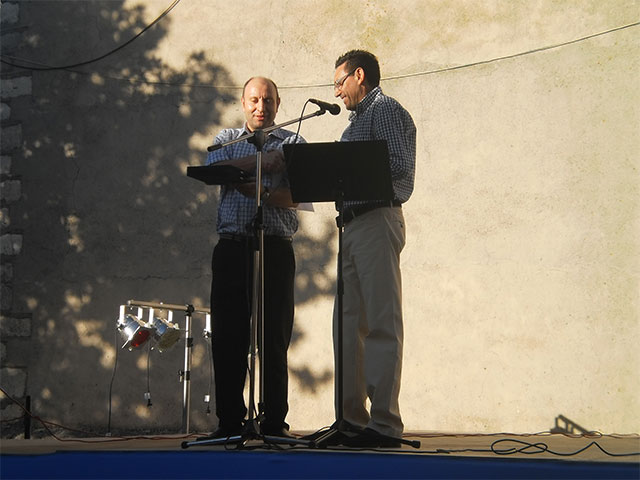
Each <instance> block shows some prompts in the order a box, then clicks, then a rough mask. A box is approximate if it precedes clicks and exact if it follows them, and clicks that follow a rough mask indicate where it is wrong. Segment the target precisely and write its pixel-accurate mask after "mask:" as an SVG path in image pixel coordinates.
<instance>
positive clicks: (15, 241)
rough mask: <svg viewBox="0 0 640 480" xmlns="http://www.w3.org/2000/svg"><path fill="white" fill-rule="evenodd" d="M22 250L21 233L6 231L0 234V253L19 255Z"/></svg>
mask: <svg viewBox="0 0 640 480" xmlns="http://www.w3.org/2000/svg"><path fill="white" fill-rule="evenodd" d="M21 251H22V234H19V233H6V234H4V235H2V236H0V253H1V254H2V255H19V254H20V252H21Z"/></svg>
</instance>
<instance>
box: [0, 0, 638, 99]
mask: <svg viewBox="0 0 640 480" xmlns="http://www.w3.org/2000/svg"><path fill="white" fill-rule="evenodd" d="M171 8H173V7H171ZM638 25H640V22H634V23H629V24H626V25H622V26H619V27H615V28H610V29H608V30H605V31H602V32H598V33H594V34H590V35H586V36H583V37H580V38H576V39H574V40H568V41H565V42H562V43H557V44H553V45H548V46H544V47H539V48H535V49H532V50H527V51H524V52H519V53H514V54H511V55H504V56H501V57H495V58H491V59H488V60H480V61H477V62H472V63H466V64H464V65H457V66H453V67H446V68H440V69H436V70H427V71H423V72H415V73H407V74H404V75H392V76H389V77H382V78H381V79H380V81H381V82H386V81H390V80H402V79H405V78H411V77H420V76H426V75H433V74H437V73H445V72H450V71H455V70H461V69H465V68H471V67H476V66H479V65H486V64H490V63H494V62H499V61H502V60H508V59H512V58H517V57H521V56H525V55H531V54H534V53H539V52H543V51H546V50H552V49H556V48H560V47H564V46H567V45H572V44H575V43H579V42H583V41H585V40H589V39H592V38H596V37H599V36H603V35H607V34H610V33H614V32H618V31H621V30H625V29H627V28H632V27H637V26H638ZM0 58H12V59H14V60H18V61H23V62H29V60H24V59H19V58H15V57H10V56H8V55H1V56H0ZM0 62H2V63H6V64H7V65H11V66H15V67H18V68H24V69H27V70H56V69H60V68H61V67H49V68H40V69H36V68H32V67H28V66H26V65H18V64H15V63H11V62H7V61H5V60H1V59H0ZM31 63H34V62H31ZM69 68H70V67H68V68H65V69H66V70H68V69H69ZM73 73H78V74H82V75H90V73H89V72H83V71H81V70H73ZM104 77H105V78H108V79H110V80H117V81H126V82H130V83H136V84H143V85H159V86H168V87H189V88H206V89H217V90H224V89H228V90H241V89H242V88H243V87H242V86H241V85H205V84H199V83H174V82H162V81H157V82H154V81H149V80H139V79H134V78H125V77H118V76H114V75H104ZM332 85H333V84H332V83H319V84H305V85H282V86H280V87H278V88H279V89H280V90H295V89H307V88H324V87H331V86H332Z"/></svg>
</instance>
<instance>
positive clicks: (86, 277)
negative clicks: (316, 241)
mask: <svg viewBox="0 0 640 480" xmlns="http://www.w3.org/2000/svg"><path fill="white" fill-rule="evenodd" d="M20 8H21V11H20V18H21V22H22V23H23V24H24V25H28V27H26V29H25V31H24V33H23V35H24V38H25V40H27V39H28V41H25V42H23V43H22V44H21V46H19V47H18V49H17V51H16V52H14V55H15V56H16V57H17V58H26V59H30V60H34V61H36V62H41V63H43V64H49V65H51V64H54V65H68V64H70V63H72V62H73V61H75V60H78V59H80V60H86V59H87V57H91V56H97V55H96V54H95V52H98V53H99V54H101V53H104V51H105V50H109V49H111V48H115V47H116V46H117V45H120V44H122V43H123V42H124V41H126V40H128V39H130V38H132V37H133V36H134V35H136V34H137V33H138V32H139V31H140V30H142V29H143V28H144V27H145V26H146V25H147V24H148V23H149V20H148V18H149V17H150V15H147V12H146V11H145V9H144V7H142V6H137V7H132V8H128V7H127V6H126V2H124V1H94V2H22V3H21V4H20ZM178 8H179V7H178ZM170 27H171V16H168V17H165V18H164V19H163V20H162V21H161V22H159V23H158V24H156V25H155V26H154V27H153V28H152V29H150V30H148V31H147V32H146V33H145V34H144V35H142V36H141V37H139V38H138V39H137V40H136V41H135V42H133V43H132V44H130V45H128V46H127V47H126V48H124V49H122V50H120V51H118V52H116V53H114V54H113V55H110V56H108V57H107V58H105V59H103V60H101V61H100V62H98V63H95V64H92V65H89V66H86V67H82V68H75V69H71V70H52V71H43V72H41V71H34V72H32V82H33V95H32V97H31V98H30V99H28V100H25V99H22V100H18V101H16V102H14V103H13V104H12V112H13V115H14V116H16V117H18V116H20V121H22V123H23V136H24V143H23V144H24V148H23V156H22V158H21V159H20V161H19V162H16V165H15V167H14V170H15V173H16V174H17V175H19V176H20V177H21V179H22V188H23V191H22V194H23V196H22V199H21V201H20V202H19V205H18V206H16V207H15V211H16V212H17V214H13V215H12V217H13V218H15V219H16V221H15V224H16V227H17V228H19V229H21V230H22V232H23V235H24V237H23V250H22V254H21V255H20V256H18V257H17V259H16V261H15V272H16V273H15V279H14V305H13V310H14V311H16V312H19V313H24V314H31V315H32V338H31V341H30V342H29V344H28V346H27V347H26V351H25V352H24V353H23V355H22V358H24V359H25V360H24V365H23V366H25V367H27V369H28V386H27V390H28V391H27V393H28V394H30V395H31V396H32V397H33V405H34V409H35V410H36V411H37V412H38V413H39V415H40V416H42V417H45V418H48V419H50V420H52V421H58V422H62V423H63V424H68V425H74V426H79V425H80V426H82V425H85V426H86V427H87V428H89V429H91V430H92V431H98V432H100V431H103V430H104V429H106V426H107V423H108V422H109V420H111V419H112V420H113V423H112V427H113V428H112V429H113V431H114V432H120V433H122V432H127V431H140V430H148V431H156V432H158V431H159V432H163V431H165V432H166V431H177V430H178V429H179V428H180V425H181V416H180V414H179V408H180V405H181V399H182V394H183V392H182V386H181V384H180V383H179V381H178V370H179V369H180V368H181V366H182V357H183V351H182V349H181V348H180V347H177V348H174V349H173V350H172V351H169V352H165V353H163V354H162V358H160V356H159V355H160V354H158V352H157V351H152V352H151V353H150V357H149V363H148V364H147V356H146V355H145V353H144V352H134V353H129V352H126V351H121V350H119V349H120V345H121V343H122V342H121V341H120V339H119V338H117V335H116V317H117V314H118V306H119V305H120V304H122V303H125V302H126V301H127V300H129V299H136V300H143V301H145V300H146V301H150V302H151V301H153V302H165V303H174V304H187V303H188V304H193V305H196V306H208V303H209V301H208V297H209V285H210V255H211V251H212V247H213V244H214V242H215V240H216V236H215V228H214V226H215V212H216V191H215V190H214V189H213V188H211V187H206V186H204V185H203V184H200V183H199V182H197V181H195V180H193V179H190V178H187V177H186V176H185V173H186V166H187V165H194V164H200V163H201V162H202V161H203V159H204V153H203V152H202V147H201V146H200V145H198V146H194V145H193V142H194V141H197V140H198V137H200V139H203V138H207V139H212V138H213V135H214V134H215V133H216V132H217V130H219V128H220V127H221V125H220V114H221V112H222V111H223V110H224V109H225V108H226V107H228V106H230V105H231V104H232V103H233V102H234V101H235V99H236V97H237V94H238V91H234V90H225V89H220V88H215V87H214V86H215V85H232V84H237V82H234V81H233V80H232V79H231V78H230V77H229V74H228V72H227V71H226V70H225V69H224V68H223V67H222V66H220V65H216V64H214V63H212V62H210V61H209V60H207V59H206V56H205V55H204V53H203V52H193V53H191V54H190V56H189V58H188V59H186V61H185V63H184V66H182V67H180V68H178V67H176V66H174V65H169V64H167V63H166V62H164V61H163V59H162V58H160V57H159V56H158V55H157V54H156V53H155V52H156V51H157V48H158V46H159V43H160V42H161V41H162V40H163V39H164V38H165V36H166V35H167V33H168V29H169V28H170ZM176 28H180V27H179V26H176ZM239 122H240V117H239ZM239 122H238V123H239ZM225 126H226V125H225ZM194 139H195V140H194ZM319 294H322V292H319ZM308 298H309V297H308V296H307V299H308ZM178 321H179V322H180V323H181V326H182V319H180V318H179V317H178ZM203 326H204V319H203V318H194V326H193V328H194V337H196V338H195V340H196V342H195V345H194V348H193V365H192V368H193V370H192V371H193V375H192V379H193V382H192V399H193V404H194V405H196V403H195V401H196V400H198V401H199V400H201V399H202V398H203V396H204V394H207V393H210V388H211V387H210V384H209V380H210V360H209V356H208V351H207V346H208V345H207V343H206V341H205V340H203V339H202V338H201V335H200V332H201V329H202V327H203ZM116 354H117V357H116ZM116 358H117V370H114V365H115V363H116ZM149 366H150V367H151V368H148V367H149ZM114 372H115V373H116V374H117V375H115V376H114V377H113V378H112V375H113V374H114ZM304 381H305V382H307V383H313V382H314V381H316V380H315V379H314V378H313V377H309V376H308V375H307V376H306V377H305V379H304ZM318 381H322V382H324V381H326V379H325V378H324V377H323V378H322V379H320V378H319V379H318ZM148 385H150V387H151V389H152V390H153V393H154V399H153V406H152V407H151V408H148V407H147V403H146V400H144V393H145V392H146V391H147V390H148V389H149V387H148ZM110 387H112V390H110ZM109 400H111V406H112V415H111V416H110V415H109V411H108V409H107V404H108V401H109ZM212 408H213V405H212ZM192 419H193V421H194V424H196V425H198V426H200V427H203V426H204V427H203V428H206V426H207V425H208V426H209V427H210V426H212V425H213V424H214V423H215V421H214V419H213V418H209V417H208V416H207V415H206V413H205V412H204V408H200V407H198V412H197V413H196V414H195V415H193V416H192Z"/></svg>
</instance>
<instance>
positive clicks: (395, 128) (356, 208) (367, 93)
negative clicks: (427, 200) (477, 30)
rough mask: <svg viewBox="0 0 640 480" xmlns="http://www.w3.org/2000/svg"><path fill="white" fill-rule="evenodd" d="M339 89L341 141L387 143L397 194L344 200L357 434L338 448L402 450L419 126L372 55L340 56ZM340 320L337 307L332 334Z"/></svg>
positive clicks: (349, 366)
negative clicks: (406, 292) (409, 225)
mask: <svg viewBox="0 0 640 480" xmlns="http://www.w3.org/2000/svg"><path fill="white" fill-rule="evenodd" d="M334 88H335V96H336V97H340V98H341V99H342V101H343V102H344V105H345V107H346V108H347V110H350V111H351V115H350V117H349V120H350V124H349V126H348V127H347V128H346V130H345V131H344V132H343V134H342V138H341V141H344V142H350V141H366V140H386V141H387V146H388V149H389V157H390V158H389V162H390V170H391V180H392V186H393V191H394V194H395V198H394V199H393V200H392V201H387V202H348V201H345V202H344V215H343V222H344V235H343V269H342V274H343V281H344V297H343V302H344V303H343V375H344V382H343V383H344V385H343V420H344V421H346V422H347V424H348V425H350V427H352V428H350V429H349V430H353V431H355V432H357V434H355V435H354V434H353V432H351V433H350V434H348V435H343V436H342V438H340V437H339V440H338V443H342V444H344V445H347V446H353V447H373V448H375V447H397V446H400V441H399V438H398V437H400V436H401V435H402V431H403V428H404V426H403V423H402V419H401V417H400V409H399V405H398V396H399V393H400V374H401V370H402V346H403V323H402V285H401V273H400V252H401V251H402V248H403V247H404V244H405V223H404V217H403V214H402V208H401V204H402V203H404V202H406V201H407V200H408V199H409V197H410V196H411V193H412V192H413V184H414V177H415V159H416V127H415V125H414V123H413V120H412V119H411V116H410V115H409V113H408V112H407V111H406V110H405V109H404V108H403V107H402V106H401V105H400V104H399V103H398V102H397V101H396V100H394V99H393V98H391V97H388V96H386V95H384V94H383V93H382V90H381V88H380V67H379V64H378V60H377V59H376V57H375V56H374V55H372V54H371V53H369V52H366V51H362V50H352V51H350V52H348V53H346V54H344V55H342V56H341V57H340V58H338V60H337V61H336V63H335V73H334ZM336 307H337V302H336ZM337 314H338V312H337V308H334V330H335V327H336V326H337V321H336V319H337ZM334 338H335V331H334ZM335 348H336V349H337V343H335ZM367 397H368V398H369V400H370V401H371V408H370V412H369V411H367V408H366V403H365V402H366V399H367Z"/></svg>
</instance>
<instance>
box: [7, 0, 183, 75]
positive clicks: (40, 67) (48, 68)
mask: <svg viewBox="0 0 640 480" xmlns="http://www.w3.org/2000/svg"><path fill="white" fill-rule="evenodd" d="M180 2H181V0H173V2H172V3H171V5H169V6H168V7H167V8H165V9H164V11H163V12H162V13H161V14H160V15H159V16H158V17H157V18H156V19H155V20H154V21H153V22H151V23H150V24H148V25H147V26H146V27H144V28H143V29H142V30H140V31H139V32H138V33H137V34H136V35H134V36H133V37H132V38H130V39H129V40H127V41H126V42H124V43H123V44H121V45H119V46H117V47H116V48H114V49H113V50H110V51H108V52H107V53H105V54H103V55H100V56H99V57H96V58H92V59H90V60H86V61H84V62H78V63H73V64H70V65H63V66H50V65H44V64H39V63H37V62H32V61H30V60H25V59H21V61H23V62H28V63H31V64H32V65H33V66H28V65H20V64H18V63H14V62H8V61H6V60H4V58H5V57H7V56H6V55H2V58H1V59H0V61H1V62H2V63H4V64H5V65H10V66H12V67H17V68H24V69H27V70H36V71H52V70H70V69H73V68H78V67H83V66H85V65H89V64H91V63H95V62H98V61H100V60H102V59H104V58H107V57H108V56H110V55H113V54H114V53H116V52H118V51H120V50H122V49H123V48H125V47H126V46H127V45H129V44H130V43H132V42H134V41H135V40H137V39H138V38H140V37H141V36H142V35H143V34H144V33H145V32H146V31H147V30H149V29H150V28H151V27H153V26H154V25H155V24H156V23H158V22H159V21H160V20H162V19H163V18H164V17H165V16H167V15H168V14H169V12H170V11H171V10H173V8H174V7H175V6H176V5H178V3H180ZM7 58H11V57H7Z"/></svg>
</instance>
